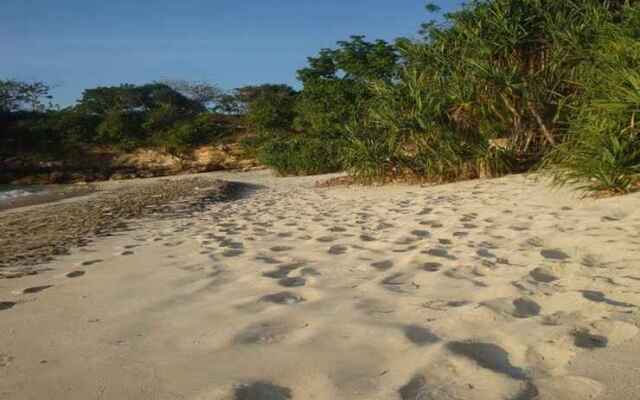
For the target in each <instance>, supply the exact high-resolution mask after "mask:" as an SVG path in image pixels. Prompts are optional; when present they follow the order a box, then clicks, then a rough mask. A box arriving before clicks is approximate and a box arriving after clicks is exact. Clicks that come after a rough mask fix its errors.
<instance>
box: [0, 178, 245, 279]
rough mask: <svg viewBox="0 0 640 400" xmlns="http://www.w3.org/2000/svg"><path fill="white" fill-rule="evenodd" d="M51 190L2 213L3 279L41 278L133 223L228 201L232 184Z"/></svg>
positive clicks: (152, 182) (158, 182)
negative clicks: (64, 258)
mask: <svg viewBox="0 0 640 400" xmlns="http://www.w3.org/2000/svg"><path fill="white" fill-rule="evenodd" d="M74 189H75V188H72V190H69V189H67V188H66V187H62V188H59V189H58V190H56V189H53V191H52V192H51V193H43V194H41V195H33V196H29V197H33V198H24V199H16V200H21V201H16V202H11V204H10V205H8V206H7V207H5V208H0V225H2V226H3V227H5V229H3V230H2V232H0V279H1V278H18V277H21V276H24V275H30V274H37V273H38V271H40V270H41V269H42V268H44V267H42V264H44V263H47V262H51V261H53V260H54V259H55V258H56V257H59V256H61V255H65V254H69V252H70V251H71V250H72V249H74V248H77V247H84V246H87V245H88V244H89V243H91V242H92V241H94V240H95V239H96V238H100V237H105V236H109V235H112V234H114V233H116V232H119V231H123V230H126V229H128V228H129V226H130V225H132V224H134V223H135V220H138V219H141V218H146V217H152V218H165V217H171V216H173V217H176V216H178V215H179V214H183V215H186V214H187V213H189V212H193V211H195V210H198V209H201V208H202V207H204V206H206V205H207V204H210V203H211V202H214V201H221V200H224V199H226V198H229V197H230V196H231V195H232V192H233V191H234V190H236V189H237V187H236V186H235V185H233V184H231V183H229V182H224V181H221V180H218V179H211V178H207V177H199V176H189V177H172V179H167V178H157V179H141V180H137V181H126V182H118V183H114V182H104V183H101V184H95V185H91V186H90V187H80V188H78V189H77V190H74Z"/></svg>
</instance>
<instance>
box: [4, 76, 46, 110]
mask: <svg viewBox="0 0 640 400" xmlns="http://www.w3.org/2000/svg"><path fill="white" fill-rule="evenodd" d="M49 91H50V87H49V86H48V85H46V84H44V83H42V82H31V83H29V82H20V81H16V80H0V113H11V112H16V111H19V110H30V111H34V112H43V111H44V110H45V109H46V108H47V104H46V103H45V101H48V100H51V98H52V97H51V95H50V94H49Z"/></svg>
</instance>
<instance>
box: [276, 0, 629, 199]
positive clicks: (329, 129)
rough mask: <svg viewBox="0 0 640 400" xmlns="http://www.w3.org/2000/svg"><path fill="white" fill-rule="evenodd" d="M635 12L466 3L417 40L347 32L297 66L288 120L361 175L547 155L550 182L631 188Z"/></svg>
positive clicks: (554, 4) (494, 164)
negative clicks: (298, 85) (330, 144)
mask: <svg viewBox="0 0 640 400" xmlns="http://www.w3.org/2000/svg"><path fill="white" fill-rule="evenodd" d="M427 8H428V10H429V11H432V12H433V11H436V8H435V7H433V6H428V7H427ZM639 15H640V5H639V3H638V2H637V1H630V0H626V1H625V0H617V1H614V0H584V1H579V2H578V1H559V0H475V1H471V2H469V3H468V4H467V5H465V6H463V7H462V9H460V10H459V11H456V12H453V13H450V14H446V15H444V16H443V19H444V22H443V23H441V24H438V23H435V22H427V23H425V24H423V26H422V30H421V35H422V38H421V39H418V40H409V39H403V38H401V39H398V40H397V41H396V43H395V44H394V45H393V46H391V45H388V44H386V43H384V42H381V41H378V42H374V43H369V42H366V41H364V39H363V38H362V37H353V38H352V40H351V41H350V42H340V43H339V44H338V48H337V49H335V50H329V49H325V50H322V51H321V52H320V54H319V55H318V56H317V57H312V58H310V59H309V66H308V67H307V68H304V69H302V70H300V71H299V74H298V75H299V79H300V80H301V82H302V83H303V90H302V91H301V93H300V95H299V101H298V104H297V108H296V109H297V112H298V115H297V117H296V121H297V124H298V126H299V127H300V128H301V129H302V130H303V131H305V132H308V133H309V134H311V135H318V134H320V135H324V136H323V137H324V138H325V141H330V140H336V139H338V140H339V145H340V150H339V154H340V161H341V164H342V167H343V168H345V169H347V170H348V171H349V172H350V173H351V174H352V175H353V176H354V177H356V178H358V179H360V180H363V181H373V180H385V179H387V178H393V177H408V176H410V177H412V178H418V179H425V180H428V181H432V182H443V181H452V180H457V179H466V178H475V177H483V176H499V175H502V174H505V173H509V172H517V171H525V170H529V169H531V168H533V167H536V166H544V167H545V168H546V170H547V171H549V172H550V173H551V174H552V175H553V176H554V178H555V180H556V182H559V183H579V184H581V185H582V186H583V187H585V188H588V189H593V190H614V191H621V192H624V191H629V190H633V189H634V188H637V187H638V186H639V182H640V173H639V168H640V161H639V160H640V158H639V157H640V150H639V141H640V139H639V138H638V129H639V128H638V126H637V123H636V113H637V112H638V111H639V110H640V102H639V99H640V90H639V89H640V76H639V74H640V73H639V72H638V71H640V68H639V67H640V64H639V62H638V57H640V50H639V47H638V46H639V45H640V44H639V43H640V35H639V32H640V28H639V27H640V17H639ZM276 167H277V166H276Z"/></svg>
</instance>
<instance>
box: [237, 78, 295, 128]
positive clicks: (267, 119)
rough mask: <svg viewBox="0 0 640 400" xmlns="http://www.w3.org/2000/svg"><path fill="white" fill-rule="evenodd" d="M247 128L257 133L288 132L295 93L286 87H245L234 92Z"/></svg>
mask: <svg viewBox="0 0 640 400" xmlns="http://www.w3.org/2000/svg"><path fill="white" fill-rule="evenodd" d="M234 93H235V96H236V98H237V99H238V101H239V102H240V104H241V105H242V108H243V109H244V110H245V116H246V120H247V122H248V124H249V126H250V127H251V128H252V129H253V130H255V131H256V132H257V133H269V132H286V131H290V130H291V128H292V125H293V120H294V117H295V112H294V108H295V104H296V98H297V92H296V91H295V90H294V89H293V88H291V87H290V86H287V85H278V84H265V85H259V86H245V87H241V88H238V89H236V90H235V91H234Z"/></svg>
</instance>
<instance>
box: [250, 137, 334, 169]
mask: <svg viewBox="0 0 640 400" xmlns="http://www.w3.org/2000/svg"><path fill="white" fill-rule="evenodd" d="M339 149H340V144H339V141H337V140H329V141H327V140H325V139H324V138H322V137H319V136H311V135H293V136H279V137H278V136H276V137H272V138H270V139H269V140H266V141H264V142H263V143H262V144H261V146H260V148H259V149H258V151H257V155H258V160H259V161H260V162H261V163H263V164H265V165H269V166H271V167H273V168H275V169H276V171H278V172H279V173H280V174H282V175H314V174H321V173H327V172H334V171H337V170H339V169H340V162H339V161H338V152H339Z"/></svg>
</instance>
